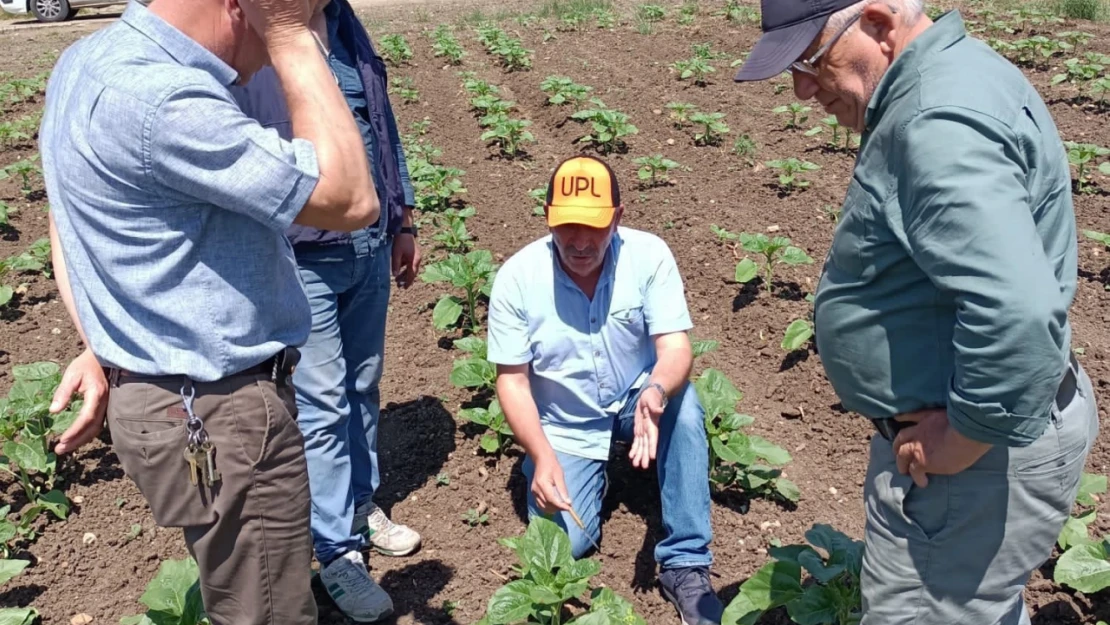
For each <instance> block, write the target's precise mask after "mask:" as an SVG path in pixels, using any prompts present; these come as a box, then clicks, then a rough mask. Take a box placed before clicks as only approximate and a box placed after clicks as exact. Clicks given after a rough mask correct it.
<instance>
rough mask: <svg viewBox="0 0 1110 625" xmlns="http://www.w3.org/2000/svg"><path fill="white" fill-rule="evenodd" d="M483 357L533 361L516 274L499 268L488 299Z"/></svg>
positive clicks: (517, 362) (499, 360) (499, 361)
mask: <svg viewBox="0 0 1110 625" xmlns="http://www.w3.org/2000/svg"><path fill="white" fill-rule="evenodd" d="M486 358H487V359H488V360H489V361H490V362H492V363H494V364H498V365H523V364H527V363H530V362H532V346H531V341H530V339H529V334H528V318H527V316H526V315H525V311H524V301H523V294H522V293H521V290H520V285H519V284H518V283H517V280H516V278H515V276H513V275H509V274H508V272H506V271H505V270H504V269H502V270H501V271H500V272H499V273H498V275H497V277H496V278H495V279H494V283H493V290H492V291H490V300H489V340H488V349H487V353H486Z"/></svg>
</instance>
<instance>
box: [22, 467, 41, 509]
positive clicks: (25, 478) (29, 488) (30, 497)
mask: <svg viewBox="0 0 1110 625" xmlns="http://www.w3.org/2000/svg"><path fill="white" fill-rule="evenodd" d="M19 481H20V483H21V484H23V492H25V493H27V501H28V502H29V503H32V504H33V503H35V502H36V501H38V497H37V496H36V494H37V493H35V487H34V485H33V484H31V476H29V475H27V471H25V470H24V469H23V467H19Z"/></svg>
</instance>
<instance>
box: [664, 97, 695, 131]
mask: <svg viewBox="0 0 1110 625" xmlns="http://www.w3.org/2000/svg"><path fill="white" fill-rule="evenodd" d="M667 110H668V111H670V118H671V120H673V121H674V126H675V128H682V127H683V126H685V125H686V124H689V123H690V114H691V113H694V112H696V111H697V110H698V107H697V105H696V104H690V103H689V102H670V103H668V104H667Z"/></svg>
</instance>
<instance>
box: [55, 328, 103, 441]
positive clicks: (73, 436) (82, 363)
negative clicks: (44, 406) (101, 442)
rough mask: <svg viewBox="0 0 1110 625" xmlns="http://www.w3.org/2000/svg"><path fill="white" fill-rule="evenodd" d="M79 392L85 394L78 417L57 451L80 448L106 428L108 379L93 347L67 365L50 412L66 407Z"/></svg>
mask: <svg viewBox="0 0 1110 625" xmlns="http://www.w3.org/2000/svg"><path fill="white" fill-rule="evenodd" d="M76 393H81V394H82V395H83V399H84V404H83V405H82V406H81V413H80V414H78V415H77V420H76V421H74V422H73V425H71V426H69V429H68V430H66V431H65V432H64V433H63V434H62V436H61V438H60V439H59V440H58V444H57V445H56V446H55V447H54V453H56V454H58V455H62V454H67V453H70V452H72V451H75V450H77V449H78V448H80V447H81V446H83V445H85V444H87V443H88V442H89V441H91V440H92V439H94V438H96V437H97V436H98V435H99V434H100V431H101V430H102V429H104V415H105V413H106V412H107V410H108V379H107V378H106V377H105V376H104V368H103V367H101V366H100V363H99V362H98V361H97V359H96V356H94V355H93V353H92V350H90V349H85V351H84V352H82V354H81V355H80V356H78V357H77V358H74V359H73V362H71V363H69V366H68V367H66V371H65V374H63V375H62V382H61V384H59V385H58V390H56V391H55V392H54V400H53V401H52V402H51V403H50V412H51V414H58V413H59V412H62V411H63V410H65V409H66V407H67V406H69V403H70V401H72V400H73V395H74V394H76Z"/></svg>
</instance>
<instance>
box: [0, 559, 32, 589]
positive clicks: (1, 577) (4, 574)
mask: <svg viewBox="0 0 1110 625" xmlns="http://www.w3.org/2000/svg"><path fill="white" fill-rule="evenodd" d="M30 565H31V562H30V561H28V560H0V586H3V585H4V584H7V583H8V581H9V580H11V579H12V578H13V577H15V576H16V575H19V574H20V573H22V572H23V569H25V568H27V567H28V566H30Z"/></svg>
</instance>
